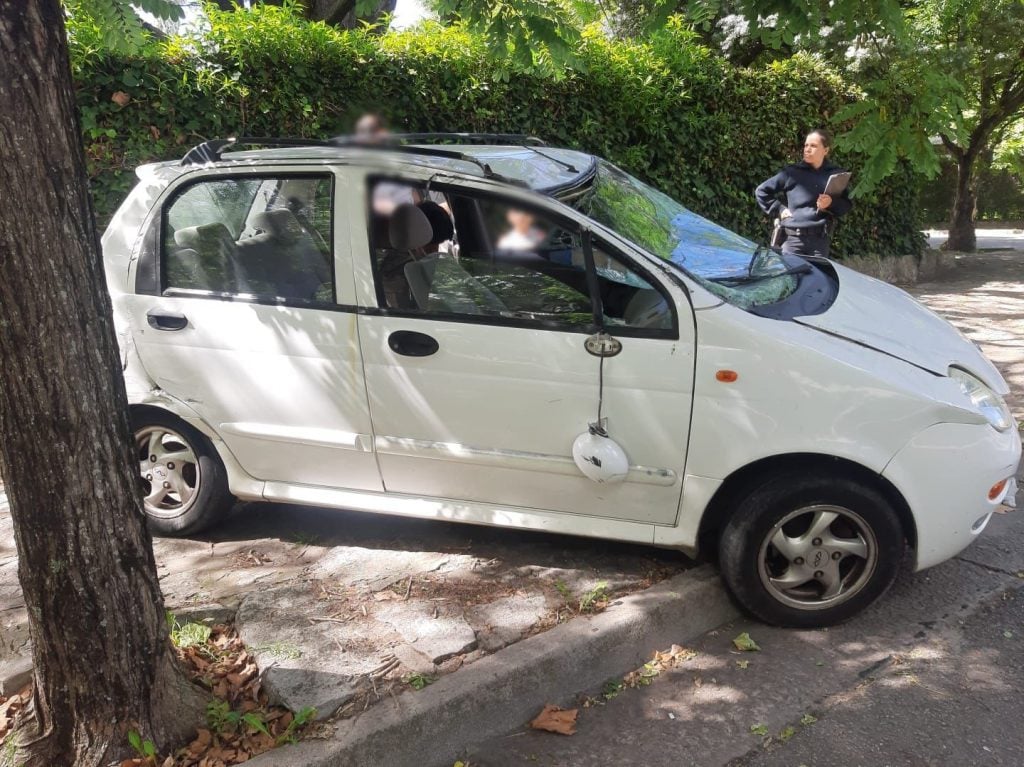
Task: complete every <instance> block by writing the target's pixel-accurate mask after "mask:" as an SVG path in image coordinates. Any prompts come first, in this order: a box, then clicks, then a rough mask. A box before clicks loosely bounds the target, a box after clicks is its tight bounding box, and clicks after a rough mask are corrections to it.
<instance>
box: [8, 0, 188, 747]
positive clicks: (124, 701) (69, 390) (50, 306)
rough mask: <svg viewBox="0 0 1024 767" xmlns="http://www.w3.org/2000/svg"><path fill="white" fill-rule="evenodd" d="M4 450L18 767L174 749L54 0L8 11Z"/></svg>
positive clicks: (173, 675) (151, 583)
mask: <svg viewBox="0 0 1024 767" xmlns="http://www.w3.org/2000/svg"><path fill="white" fill-rule="evenodd" d="M0 157H2V158H3V161H2V162H0V200H2V201H3V205H2V206H0V455H2V463H3V465H4V481H5V483H6V490H7V494H8V497H9V498H10V503H11V515H12V517H13V521H14V537H15V542H16V544H17V550H18V555H19V573H18V574H19V578H20V581H21V587H22V590H23V592H24V596H25V603H26V605H27V606H28V615H29V632H30V636H31V639H32V652H33V661H34V663H35V673H34V682H35V692H34V698H33V706H32V710H33V714H34V716H33V719H32V721H30V722H29V723H28V725H27V726H25V727H23V728H21V729H20V730H19V731H18V733H17V735H18V743H19V746H20V748H19V751H18V755H17V757H16V763H17V764H28V765H33V766H34V765H40V766H42V765H46V766H47V767H50V766H51V765H54V766H55V765H70V764H74V765H76V767H86V766H88V765H104V764H108V763H109V762H110V761H111V760H113V759H115V758H119V757H120V756H122V755H124V753H125V752H126V749H127V739H126V731H127V730H128V729H136V730H137V731H138V732H140V733H141V734H142V736H143V737H144V738H149V739H151V740H153V741H154V742H155V743H156V744H157V745H158V746H164V745H176V744H178V743H179V742H181V741H182V740H184V739H185V738H186V737H187V736H188V735H189V734H190V733H193V732H194V728H195V726H196V725H197V724H198V723H199V722H200V721H201V714H200V712H201V706H202V703H203V699H202V697H201V694H200V693H199V691H198V690H197V689H196V688H194V687H193V686H192V685H191V684H189V683H188V681H187V680H186V679H185V677H184V675H183V674H182V673H181V671H180V670H179V668H178V666H177V663H176V661H175V658H174V654H173V651H172V649H171V647H170V643H169V641H168V629H167V623H166V620H165V617H164V608H163V598H162V596H161V594H160V587H159V582H158V580H157V573H156V564H155V561H154V559H153V549H152V541H151V539H150V536H149V532H148V530H147V529H146V524H145V518H144V516H143V513H142V505H141V500H140V495H139V484H138V483H139V477H138V465H137V463H136V462H135V460H134V458H133V455H132V450H131V448H130V439H131V438H130V434H129V426H128V418H127V401H126V398H125V392H124V384H123V381H122V378H121V369H120V364H119V357H118V352H117V345H116V342H115V336H114V329H113V322H112V319H111V305H110V298H109V296H108V295H107V292H106V281H105V278H104V274H103V269H102V262H101V259H100V254H99V247H98V246H99V243H98V239H97V236H96V229H95V224H94V221H93V214H92V203H91V200H90V198H89V193H88V181H87V177H86V170H85V162H84V157H83V153H82V144H81V134H80V131H79V125H78V117H77V113H76V107H75V98H74V92H73V89H72V83H71V70H70V65H69V61H68V50H67V41H66V37H65V31H64V17H63V11H62V9H61V6H60V3H59V2H58V0H0Z"/></svg>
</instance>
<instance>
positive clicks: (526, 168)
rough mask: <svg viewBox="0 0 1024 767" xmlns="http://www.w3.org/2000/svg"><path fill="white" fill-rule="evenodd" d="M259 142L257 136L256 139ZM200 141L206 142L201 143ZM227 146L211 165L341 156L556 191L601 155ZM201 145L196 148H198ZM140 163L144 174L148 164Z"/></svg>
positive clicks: (587, 171) (584, 175) (485, 147)
mask: <svg viewBox="0 0 1024 767" xmlns="http://www.w3.org/2000/svg"><path fill="white" fill-rule="evenodd" d="M254 143H255V141H254ZM200 146H201V147H202V146H203V145H200ZM223 148H226V147H217V149H216V151H215V154H213V155H211V156H210V157H209V159H210V160H211V162H209V163H202V164H203V165H208V166H210V167H232V166H236V165H248V166H252V165H253V164H259V163H261V162H269V163H279V162H295V163H302V164H306V163H309V164H316V165H319V164H326V163H331V162H339V163H344V164H348V165H359V166H363V167H367V168H379V169H380V170H381V171H382V172H386V171H388V170H390V171H392V172H394V171H395V170H400V169H401V167H402V166H408V167H414V168H428V169H435V170H438V171H447V172H450V173H457V174H463V175H474V176H480V177H485V178H492V179H494V180H496V181H499V182H506V183H511V184H515V185H516V186H522V187H527V188H529V189H533V190H535V191H538V192H543V193H546V194H552V193H555V192H557V191H559V190H562V189H566V188H571V187H573V186H576V185H577V184H580V183H582V182H584V181H585V180H586V179H588V178H589V177H590V176H591V175H592V174H593V172H594V167H595V165H596V162H597V158H596V157H594V156H593V155H590V154H587V153H585V152H579V151H576V150H572V149H563V148H559V147H549V146H543V145H542V146H534V145H528V144H525V143H524V144H523V145H507V144H443V145H436V144H402V145H376V146H372V145H371V146H363V145H355V144H338V145H331V144H325V145H317V146H286V147H282V148H277V149H260V150H242V151H230V152H223V154H222V153H221V151H222V149H223ZM197 149H198V148H197ZM194 151H196V150H193V152H194ZM192 154H193V153H192V152H190V153H189V155H186V160H185V161H184V162H182V163H180V164H179V163H178V162H169V163H160V167H161V168H166V169H168V170H169V169H171V168H174V167H179V168H181V171H182V172H185V171H187V170H188V169H189V168H192V167H195V166H196V165H197V164H199V163H196V161H195V160H192V161H189V159H188V158H189V157H191V156H192ZM151 167H153V166H143V168H140V169H139V170H140V175H142V172H143V171H144V170H145V169H146V168H151Z"/></svg>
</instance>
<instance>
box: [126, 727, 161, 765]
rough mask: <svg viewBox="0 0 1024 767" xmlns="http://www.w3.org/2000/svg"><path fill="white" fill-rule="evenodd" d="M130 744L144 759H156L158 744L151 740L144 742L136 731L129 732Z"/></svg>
mask: <svg viewBox="0 0 1024 767" xmlns="http://www.w3.org/2000/svg"><path fill="white" fill-rule="evenodd" d="M128 744H129V745H130V746H131V747H132V750H134V751H135V753H137V754H138V755H139V756H141V757H142V758H143V759H149V760H153V759H155V758H156V744H155V743H153V741H151V740H148V739H147V740H143V739H142V736H141V735H139V733H138V732H136V731H135V730H129V731H128Z"/></svg>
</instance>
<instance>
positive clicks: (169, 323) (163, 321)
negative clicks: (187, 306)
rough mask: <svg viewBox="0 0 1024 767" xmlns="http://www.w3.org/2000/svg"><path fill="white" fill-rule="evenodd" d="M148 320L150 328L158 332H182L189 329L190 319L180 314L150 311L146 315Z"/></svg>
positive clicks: (156, 310)
mask: <svg viewBox="0 0 1024 767" xmlns="http://www.w3.org/2000/svg"><path fill="white" fill-rule="evenodd" d="M146 320H148V322H149V326H150V327H151V328H155V329H156V330H182V329H184V328H186V327H188V317H186V316H185V315H184V314H181V313H179V312H165V311H160V310H158V309H150V310H149V311H148V312H147V313H146Z"/></svg>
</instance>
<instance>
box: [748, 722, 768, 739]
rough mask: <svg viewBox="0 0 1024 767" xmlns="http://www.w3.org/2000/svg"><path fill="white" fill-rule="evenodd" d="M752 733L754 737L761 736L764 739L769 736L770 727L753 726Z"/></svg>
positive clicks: (762, 725) (751, 727)
mask: <svg viewBox="0 0 1024 767" xmlns="http://www.w3.org/2000/svg"><path fill="white" fill-rule="evenodd" d="M750 731H751V732H752V733H753V734H754V735H760V736H761V737H762V738H763V737H764V736H766V735H767V734H768V725H766V724H752V725H750Z"/></svg>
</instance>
